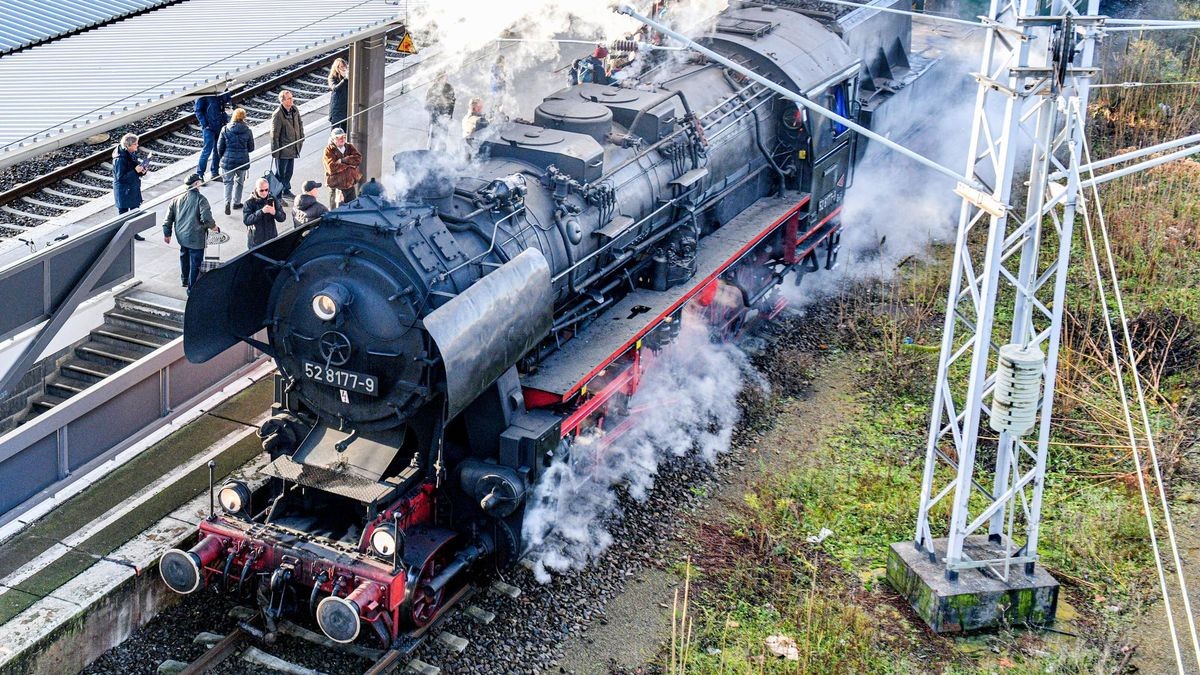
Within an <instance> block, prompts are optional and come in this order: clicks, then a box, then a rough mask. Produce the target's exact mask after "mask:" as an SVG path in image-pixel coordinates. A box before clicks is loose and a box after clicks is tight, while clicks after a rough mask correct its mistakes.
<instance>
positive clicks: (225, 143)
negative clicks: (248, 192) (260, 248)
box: [217, 108, 254, 215]
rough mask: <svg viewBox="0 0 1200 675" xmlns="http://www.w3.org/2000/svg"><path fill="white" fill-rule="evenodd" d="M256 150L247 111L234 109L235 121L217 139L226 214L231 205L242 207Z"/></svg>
mask: <svg viewBox="0 0 1200 675" xmlns="http://www.w3.org/2000/svg"><path fill="white" fill-rule="evenodd" d="M251 152H254V132H252V131H250V127H249V126H247V125H246V111H245V110H244V109H243V108H238V109H237V110H234V111H233V121H232V122H230V123H229V124H228V125H226V127H225V128H224V129H222V130H221V136H220V137H219V138H218V139H217V154H218V155H219V156H220V157H221V174H222V175H223V176H224V177H225V215H229V206H230V203H231V202H232V205H233V208H235V209H240V208H242V186H243V185H245V184H246V175H247V174H248V173H249V171H250V153H251Z"/></svg>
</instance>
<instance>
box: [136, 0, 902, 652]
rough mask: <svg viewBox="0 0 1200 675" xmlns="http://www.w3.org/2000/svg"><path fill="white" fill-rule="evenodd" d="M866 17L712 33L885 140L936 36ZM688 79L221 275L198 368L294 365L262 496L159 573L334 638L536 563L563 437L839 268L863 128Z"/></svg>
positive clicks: (247, 500) (606, 102)
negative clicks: (551, 470) (782, 287)
mask: <svg viewBox="0 0 1200 675" xmlns="http://www.w3.org/2000/svg"><path fill="white" fill-rule="evenodd" d="M859 11H862V12H868V11H867V10H856V12H852V13H851V14H849V15H847V16H844V17H842V18H841V19H839V20H838V23H837V25H836V26H834V27H830V26H827V25H823V24H822V23H820V22H818V21H816V20H814V19H813V18H810V16H809V15H808V13H807V12H806V11H804V10H802V9H798V8H795V7H793V8H786V7H778V8H777V7H771V6H744V7H736V8H731V9H728V10H726V11H724V12H723V13H722V14H721V15H720V16H719V17H718V19H717V21H716V23H715V28H714V29H713V30H712V32H711V33H710V34H708V35H706V36H705V37H704V38H703V39H702V40H701V41H702V42H703V43H704V44H705V45H706V46H708V47H709V48H711V49H713V50H715V51H717V52H719V53H721V54H722V55H724V56H726V57H728V58H730V59H732V60H734V61H736V62H738V63H740V64H743V65H744V66H745V67H747V68H750V69H752V70H754V71H755V72H757V73H759V74H761V75H764V76H766V77H768V78H770V79H772V80H773V81H775V82H778V83H780V84H782V85H783V86H785V87H787V88H789V89H791V90H793V91H797V92H801V93H803V94H804V95H806V96H807V97H809V98H810V99H812V100H814V101H816V102H818V103H820V104H822V105H824V106H825V107H827V108H829V109H832V110H836V111H838V112H839V113H842V114H844V115H846V116H849V117H855V118H858V119H860V120H863V121H873V122H874V123H876V125H878V122H879V113H880V111H881V110H882V109H883V104H884V103H885V102H886V101H887V100H888V98H889V97H891V96H892V95H894V94H895V93H896V92H897V91H899V90H901V89H903V85H904V84H905V81H906V78H907V77H909V76H910V74H911V73H910V71H912V72H915V69H914V68H913V67H912V66H911V65H910V64H909V62H908V55H907V49H906V48H907V45H908V40H909V35H910V34H909V30H910V29H911V24H909V23H908V22H907V20H906V19H904V18H903V17H900V18H896V17H895V16H894V15H884V14H881V13H877V12H876V13H870V12H868V13H866V14H862V15H860V14H859V13H858V12H859ZM855 42H857V46H856V47H854V48H852V47H851V46H850V44H853V43H855ZM881 62H882V66H881V65H880V63H881ZM671 68H673V70H671V71H670V72H669V73H667V70H666V69H667V65H660V66H656V67H649V68H647V69H645V70H644V72H641V73H640V74H638V75H636V76H631V77H628V78H626V79H625V80H624V81H622V82H621V83H619V84H618V85H601V84H595V83H587V84H580V85H576V86H571V87H569V88H566V89H563V90H561V91H558V92H556V93H554V94H552V95H551V96H549V97H548V98H546V99H545V100H544V101H542V102H541V104H540V105H539V106H538V107H537V109H536V111H535V112H534V115H533V119H532V121H525V122H522V121H516V122H510V123H506V124H503V125H499V126H495V127H493V128H492V129H490V130H489V131H490V132H491V133H490V135H489V136H487V137H485V138H484V139H482V140H481V142H480V144H479V147H478V149H477V161H475V162H474V163H473V164H472V166H471V169H470V171H469V175H455V174H454V173H453V172H452V171H450V170H446V169H442V168H440V167H439V166H438V163H437V162H435V161H433V160H434V159H435V158H432V157H430V156H429V155H428V153H423V152H406V153H400V154H399V155H397V156H396V158H395V163H396V171H397V173H398V174H405V175H411V176H412V180H411V181H410V182H411V183H412V184H413V187H412V188H411V189H410V190H409V191H408V192H407V193H405V194H403V195H400V196H397V197H394V198H388V197H386V196H384V195H382V194H380V193H379V192H375V193H373V194H364V196H362V197H360V198H359V199H357V200H356V201H354V202H351V203H349V204H346V205H344V206H343V207H341V208H339V209H337V210H335V211H333V212H331V213H329V214H327V215H326V216H325V217H324V218H323V219H322V220H321V221H320V223H319V224H317V225H315V226H311V227H308V228H305V229H300V230H296V231H293V232H290V233H288V234H285V235H283V236H280V237H279V238H277V239H274V240H272V241H270V242H267V243H265V244H263V245H261V246H259V247H258V248H256V249H254V250H252V251H249V252H247V253H246V254H244V255H242V256H240V257H238V258H236V259H234V260H232V261H230V262H229V263H227V264H226V265H224V266H222V267H220V268H218V269H216V270H213V271H212V272H209V273H208V274H207V275H205V276H204V277H203V278H202V279H201V280H199V281H198V282H197V284H196V286H195V287H194V288H193V290H192V293H191V296H190V299H189V301H188V305H187V310H186V317H185V337H184V340H185V343H184V344H185V350H186V353H187V356H188V358H189V359H190V360H192V361H194V362H203V361H206V360H208V359H211V358H213V357H215V356H217V355H218V354H220V353H221V352H223V351H224V350H226V349H228V348H229V347H231V346H232V345H234V344H235V343H237V342H239V341H241V342H247V343H250V344H252V345H254V346H255V347H257V348H259V349H261V350H263V351H264V352H266V353H268V354H270V355H271V356H272V357H274V359H275V361H276V363H277V364H278V369H279V372H278V375H277V377H276V391H275V400H276V405H275V407H274V415H273V416H272V417H271V419H270V420H269V421H268V422H267V423H266V424H264V425H263V427H262V429H261V430H260V436H261V437H262V439H263V447H264V450H265V452H266V453H267V454H268V456H269V457H268V458H269V460H270V461H269V463H267V464H266V465H265V467H263V468H262V469H261V474H262V477H263V479H264V480H263V481H262V485H261V487H259V488H257V489H252V488H251V486H249V485H247V484H245V483H242V482H237V481H234V482H230V483H228V484H226V485H224V486H222V487H220V489H219V493H218V499H217V501H218V502H219V505H220V513H218V514H215V515H214V516H213V517H211V518H209V519H207V520H205V521H204V522H203V523H201V525H200V528H199V529H200V532H199V543H197V544H196V545H195V546H194V547H192V548H191V549H190V550H186V551H185V550H178V549H176V550H171V551H169V552H168V553H166V554H165V555H164V556H163V557H162V560H161V565H160V569H161V574H162V577H163V579H164V581H165V582H166V583H167V585H168V586H169V587H170V588H172V589H173V590H175V591H177V592H179V593H191V592H193V591H196V590H197V589H199V588H201V587H202V586H204V585H206V584H210V585H217V586H219V587H220V588H223V589H227V590H236V589H241V590H242V591H243V592H249V591H250V590H254V591H256V592H257V595H258V597H259V601H260V603H261V604H262V606H263V609H264V612H265V614H266V616H267V617H268V619H269V620H270V619H271V618H274V617H278V616H280V615H281V614H283V613H284V612H288V611H300V612H311V613H312V614H313V615H314V616H315V618H316V621H317V623H318V624H319V626H320V628H321V630H322V631H324V633H325V634H326V635H327V636H328V637H329V638H331V639H333V640H335V641H337V642H342V643H346V642H351V641H354V640H356V639H358V638H359V636H360V633H364V632H365V633H373V634H374V635H376V636H378V639H379V640H380V641H382V642H383V643H384V644H385V645H391V646H393V647H395V646H397V645H400V644H402V643H404V642H405V641H406V640H412V639H414V638H417V637H419V636H420V635H421V634H422V632H423V631H425V630H427V628H428V627H429V626H430V625H431V623H433V622H435V621H436V620H437V619H438V617H439V616H440V615H441V614H442V613H443V611H444V610H445V608H447V607H448V606H449V605H451V604H452V603H453V602H454V601H455V600H456V599H457V598H459V597H460V596H461V595H462V594H463V593H465V592H466V591H467V589H468V588H469V587H470V584H471V580H472V578H473V577H475V575H476V574H477V573H478V572H479V571H480V570H482V569H484V568H485V567H487V566H491V565H503V564H506V563H508V562H510V561H513V560H515V559H517V558H518V557H519V556H520V555H521V553H522V551H523V542H522V537H521V534H522V527H521V526H522V517H523V513H524V511H525V507H526V501H527V498H528V496H529V495H530V494H531V492H532V489H533V486H534V485H535V484H536V483H537V481H538V478H539V476H540V475H541V474H542V473H543V472H544V471H545V470H546V468H547V467H548V466H549V465H550V463H551V462H552V461H553V460H554V458H555V457H556V454H557V453H561V452H564V451H565V452H569V451H570V450H569V447H570V445H569V443H564V439H566V440H567V441H569V440H570V439H572V438H574V437H576V436H578V435H580V434H584V433H596V432H600V431H604V430H608V431H609V432H610V433H611V432H614V431H615V430H616V429H618V428H619V426H620V421H621V420H622V416H623V415H625V414H627V408H626V406H625V405H624V403H625V402H626V401H627V399H628V397H629V396H630V395H631V394H632V393H633V392H634V391H635V390H636V389H637V387H638V383H639V379H640V377H641V374H642V372H643V371H644V369H645V368H646V367H647V364H648V362H649V361H650V360H652V359H653V354H654V353H655V351H656V350H658V349H660V348H661V347H662V346H663V345H665V344H667V343H669V342H670V341H671V339H672V337H673V336H674V335H676V334H677V332H678V330H679V326H680V324H681V322H682V321H684V320H702V321H704V322H706V323H708V324H709V325H710V326H712V327H713V329H714V330H716V331H719V332H721V333H722V334H724V335H727V336H731V335H736V334H738V333H739V332H740V331H744V330H745V329H746V327H747V326H749V325H750V324H752V323H753V322H754V321H756V320H759V319H764V318H770V317H773V316H774V315H776V314H777V313H779V312H780V311H781V310H782V309H783V307H784V305H785V303H784V301H783V300H782V299H781V297H780V294H779V293H778V289H777V286H778V285H779V283H780V282H781V281H782V280H783V279H784V277H785V275H789V274H792V275H795V276H796V278H797V279H798V278H800V277H802V276H803V275H804V274H805V273H808V272H814V271H816V270H818V269H820V268H831V267H832V266H833V265H834V264H835V263H836V261H837V256H838V245H839V238H840V236H841V234H840V232H841V229H840V228H841V223H840V221H839V217H838V216H839V212H840V210H841V205H842V201H843V196H844V194H845V190H846V188H847V187H848V186H849V183H850V181H851V178H852V175H853V167H854V163H855V161H856V158H857V157H858V154H859V151H860V150H861V148H859V147H858V143H860V140H859V139H857V138H856V134H854V133H853V132H851V131H850V130H848V129H846V128H845V127H843V126H841V125H839V124H836V123H834V122H831V121H830V120H828V119H825V118H823V117H820V116H816V115H811V114H808V113H807V112H805V111H804V110H803V109H800V108H798V107H797V106H796V105H795V104H794V103H792V102H790V101H787V100H784V99H782V98H780V97H779V96H777V95H775V94H774V93H773V92H771V91H770V90H767V89H766V88H764V87H762V86H761V85H759V84H756V83H754V82H753V81H751V80H748V79H746V78H744V77H743V76H742V75H739V74H738V73H736V72H732V71H731V70H727V69H725V68H723V67H720V66H718V65H717V64H714V63H710V62H706V61H703V60H694V61H691V62H688V63H685V64H678V63H676V64H674V65H672V66H671ZM881 69H885V70H886V73H884V72H883V70H881ZM564 448H565V450H564ZM364 627H365V630H364Z"/></svg>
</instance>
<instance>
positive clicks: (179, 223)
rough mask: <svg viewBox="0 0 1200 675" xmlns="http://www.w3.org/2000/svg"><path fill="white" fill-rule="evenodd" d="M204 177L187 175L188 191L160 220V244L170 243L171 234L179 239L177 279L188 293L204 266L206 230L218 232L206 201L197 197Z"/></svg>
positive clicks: (174, 202)
mask: <svg viewBox="0 0 1200 675" xmlns="http://www.w3.org/2000/svg"><path fill="white" fill-rule="evenodd" d="M203 183H204V176H201V175H200V174H198V173H194V174H192V175H190V176H188V179H187V188H188V189H187V191H186V192H184V193H183V194H181V195H179V196H178V197H176V198H175V200H174V201H172V202H171V206H170V208H168V209H167V219H166V220H164V221H163V241H165V242H166V243H168V244H170V243H171V231H172V230H174V232H175V238H176V239H178V240H179V280H180V282H181V283H182V284H183V286H184V288H187V289H188V292H189V293H190V292H191V290H192V284H194V283H196V277H198V276H200V265H201V264H203V263H204V244H205V243H207V241H208V231H209V230H216V231H217V232H220V231H221V228H219V227H217V221H215V220H213V215H212V208H211V207H209V205H208V200H207V199H205V198H204V195H202V194H200V186H201V185H202V184H203Z"/></svg>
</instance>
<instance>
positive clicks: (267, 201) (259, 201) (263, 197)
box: [242, 178, 287, 248]
mask: <svg viewBox="0 0 1200 675" xmlns="http://www.w3.org/2000/svg"><path fill="white" fill-rule="evenodd" d="M286 219H287V214H286V213H284V211H283V204H282V202H281V201H280V200H278V199H276V198H274V197H272V196H271V188H270V186H269V185H268V184H267V179H266V178H259V179H258V182H256V183H255V184H254V195H253V196H252V197H250V199H247V200H246V209H245V210H244V211H242V222H243V223H245V224H246V246H247V248H254V247H255V246H258V245H259V244H261V243H263V242H265V241H270V240H272V239H274V238H275V237H276V236H278V235H279V231H278V230H276V229H275V223H282V222H283V221H284V220H286Z"/></svg>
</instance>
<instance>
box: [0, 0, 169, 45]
mask: <svg viewBox="0 0 1200 675" xmlns="http://www.w3.org/2000/svg"><path fill="white" fill-rule="evenodd" d="M173 2H179V0H4V2H0V55H4V54H7V53H9V52H11V51H14V50H17V49H21V48H22V47H28V46H30V45H35V44H37V43H39V42H45V41H46V40H53V39H54V38H56V37H60V36H63V35H68V34H70V33H74V32H76V31H80V30H83V29H85V28H91V27H92V26H96V25H99V24H102V23H107V22H109V21H113V20H115V19H119V18H121V17H123V16H129V15H130V14H136V13H138V12H143V11H145V10H148V9H153V8H155V7H159V6H161V5H169V4H171V3H173Z"/></svg>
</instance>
